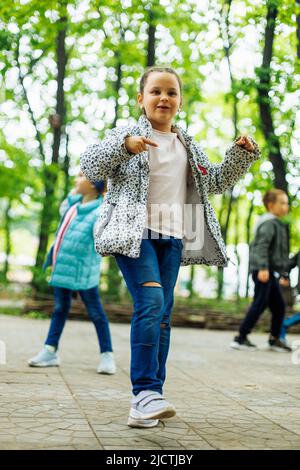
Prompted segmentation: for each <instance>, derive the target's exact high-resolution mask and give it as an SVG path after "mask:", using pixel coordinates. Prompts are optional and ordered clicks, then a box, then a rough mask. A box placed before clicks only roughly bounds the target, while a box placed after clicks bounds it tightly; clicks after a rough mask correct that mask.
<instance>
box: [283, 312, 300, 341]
mask: <svg viewBox="0 0 300 470" xmlns="http://www.w3.org/2000/svg"><path fill="white" fill-rule="evenodd" d="M298 323H300V312H299V313H296V314H295V315H292V316H291V317H288V318H285V319H284V320H283V323H282V327H281V332H280V338H282V339H285V336H286V333H287V329H288V328H290V327H291V326H293V325H297V324H298Z"/></svg>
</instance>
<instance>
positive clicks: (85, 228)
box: [44, 194, 103, 290]
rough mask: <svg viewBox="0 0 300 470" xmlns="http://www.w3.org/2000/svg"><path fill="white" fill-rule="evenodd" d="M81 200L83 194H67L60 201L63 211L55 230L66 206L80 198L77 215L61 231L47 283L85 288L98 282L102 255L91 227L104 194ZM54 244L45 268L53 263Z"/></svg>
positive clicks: (66, 287)
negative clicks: (63, 230)
mask: <svg viewBox="0 0 300 470" xmlns="http://www.w3.org/2000/svg"><path fill="white" fill-rule="evenodd" d="M81 200H82V195H80V194H73V195H72V194H70V195H69V196H68V198H67V200H66V201H65V202H64V203H63V205H62V206H63V208H64V212H63V215H62V219H61V221H60V224H59V226H58V230H59V228H60V226H61V224H62V221H63V219H64V216H65V215H66V213H67V211H68V209H69V208H70V207H71V206H72V205H74V204H76V203H77V202H79V205H78V206H77V215H76V216H75V218H74V219H73V220H72V222H71V224H70V225H69V227H68V229H67V231H66V233H65V235H64V238H63V240H62V243H61V245H60V249H59V251H58V254H57V258H56V263H55V266H54V270H53V271H52V275H51V279H50V284H51V285H52V286H55V287H64V288H65V289H71V290H86V289H91V288H92V287H95V286H97V285H98V284H99V277H100V261H101V256H100V255H99V254H98V253H96V251H95V248H94V237H93V229H94V224H95V222H96V220H97V219H98V217H99V207H100V205H101V203H102V201H103V198H102V196H100V197H99V198H97V199H95V200H93V201H91V202H87V203H86V204H80V201H81ZM58 230H57V233H58ZM53 247H54V244H53V245H52V247H51V249H50V251H49V253H48V256H47V259H46V262H45V264H44V268H46V267H47V266H51V265H52V254H53Z"/></svg>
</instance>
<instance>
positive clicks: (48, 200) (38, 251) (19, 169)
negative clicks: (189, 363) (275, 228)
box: [0, 0, 300, 299]
mask: <svg viewBox="0 0 300 470" xmlns="http://www.w3.org/2000/svg"><path fill="white" fill-rule="evenodd" d="M299 51H300V2H299V0H295V1H294V0H281V1H279V0H263V1H261V0H252V1H250V0H211V1H208V0H207V1H205V0H203V1H197V0H180V1H179V0H160V1H159V0H147V1H146V0H139V1H138V0H103V1H97V0H48V1H44V0H41V1H38V0H16V1H14V2H13V3H12V2H10V1H9V0H3V1H2V2H1V5H0V86H1V93H0V126H1V127H0V221H1V224H0V272H1V280H2V282H8V281H21V282H30V283H31V284H32V285H33V286H34V288H35V289H36V290H38V291H44V290H47V283H46V275H45V273H43V271H42V269H41V268H42V264H43V260H44V258H45V255H46V252H47V250H48V248H49V246H50V244H51V242H52V241H53V236H54V233H55V230H56V226H57V223H58V219H59V215H58V207H59V205H60V203H61V201H62V200H63V199H64V198H65V196H66V195H67V194H68V192H69V190H70V189H71V188H72V178H73V176H74V175H75V174H76V173H77V171H78V163H79V157H80V154H81V152H82V151H83V150H84V148H85V146H86V144H87V143H90V142H96V141H97V140H98V139H101V138H102V137H103V136H104V132H105V130H106V129H108V128H110V127H115V126H116V125H122V124H124V123H127V122H128V121H129V122H134V120H135V119H137V118H138V116H139V108H138V107H137V105H136V94H137V87H138V79H139V77H140V75H141V73H142V72H143V69H144V68H145V67H146V66H147V65H153V64H168V65H171V66H172V67H174V68H175V69H176V70H177V71H178V72H179V74H180V75H181V77H182V80H183V83H184V101H183V109H182V111H181V113H180V115H179V117H178V122H179V124H180V125H182V126H183V127H185V128H187V129H188V131H189V132H190V133H191V134H192V135H193V136H195V139H196V140H198V141H199V142H200V143H201V145H202V147H203V148H204V150H205V151H206V152H207V154H208V155H209V158H210V159H211V160H212V161H214V162H219V161H221V160H222V158H223V156H224V152H225V149H226V147H227V146H228V145H229V144H230V142H231V141H232V140H233V139H234V138H235V137H236V136H237V135H239V134H242V133H247V134H249V135H252V136H253V137H254V138H255V139H256V140H257V142H258V143H259V145H260V147H261V149H262V155H263V156H262V159H261V160H260V161H258V162H256V163H255V164H254V165H253V166H252V167H251V169H250V171H249V173H248V174H247V175H246V177H245V178H244V179H243V180H242V181H241V182H239V183H238V184H237V185H236V186H235V188H232V189H231V190H230V191H228V192H227V193H225V194H223V195H222V196H215V197H213V198H212V202H213V205H214V207H215V209H216V212H217V214H218V216H219V220H220V224H221V229H222V233H223V236H224V239H225V240H226V244H227V247H228V252H229V255H230V258H231V259H232V260H233V263H234V264H230V266H229V267H228V268H226V269H225V270H219V271H218V270H216V269H214V268H207V267H201V266H199V267H198V266H196V267H186V268H182V270H181V274H180V278H179V284H178V292H179V294H182V295H184V296H186V297H189V298H193V297H195V296H199V295H200V296H205V295H207V296H215V297H218V298H219V299H221V298H222V297H224V296H225V297H234V298H236V299H239V298H240V297H245V296H247V295H248V293H249V281H248V276H247V256H248V245H249V242H250V241H251V236H252V226H253V223H254V221H255V218H256V217H257V216H258V215H259V214H261V213H262V212H263V210H264V209H263V206H262V201H261V196H262V194H263V192H264V191H266V190H267V189H268V188H270V187H272V186H275V187H278V188H283V189H285V190H286V191H287V192H288V194H289V197H290V201H291V214H290V222H291V224H290V226H291V241H292V243H291V250H292V252H295V251H297V250H299V249H300V235H299V228H300V227H299V220H300V217H299V215H300V209H299V194H300V163H299V161H300V159H299V157H300V129H299V124H300V110H299V96H300V92H299V83H300V80H299V79H300V70H299V60H300V52H299ZM103 268H104V273H103V282H102V285H101V289H102V292H103V293H104V294H105V295H106V296H107V297H111V298H113V299H118V298H119V297H120V295H121V292H122V288H123V287H122V285H121V276H120V274H119V272H118V269H117V267H116V265H115V263H114V259H113V258H111V257H110V258H105V259H104V263H103Z"/></svg>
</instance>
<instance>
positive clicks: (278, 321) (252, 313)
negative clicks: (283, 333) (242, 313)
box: [240, 271, 285, 338]
mask: <svg viewBox="0 0 300 470" xmlns="http://www.w3.org/2000/svg"><path fill="white" fill-rule="evenodd" d="M257 275H258V271H254V272H253V273H252V279H253V281H254V285H255V288H254V299H253V302H252V304H251V305H250V308H249V310H248V313H247V315H246V317H245V319H244V320H243V322H242V323H241V326H240V335H241V336H242V337H245V336H247V335H248V334H249V333H250V332H251V331H252V329H253V328H254V326H255V325H256V323H257V321H258V319H259V317H260V316H261V314H262V313H263V312H264V310H265V309H266V308H267V307H269V309H270V310H271V314H272V320H271V335H272V336H275V337H276V338H279V336H280V330H281V325H282V322H283V319H284V314H285V303H284V300H283V297H282V294H281V290H280V286H279V282H278V279H277V278H276V277H275V276H274V273H273V272H270V279H269V281H268V282H261V281H259V280H258V279H257Z"/></svg>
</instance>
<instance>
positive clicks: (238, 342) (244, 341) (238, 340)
mask: <svg viewBox="0 0 300 470" xmlns="http://www.w3.org/2000/svg"><path fill="white" fill-rule="evenodd" d="M230 347H231V348H232V349H241V350H244V351H249V350H252V351H253V350H255V349H256V345H255V344H253V343H251V341H249V339H248V338H247V336H246V337H244V338H243V337H242V336H240V335H238V336H235V337H234V339H233V341H231V343H230Z"/></svg>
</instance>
